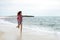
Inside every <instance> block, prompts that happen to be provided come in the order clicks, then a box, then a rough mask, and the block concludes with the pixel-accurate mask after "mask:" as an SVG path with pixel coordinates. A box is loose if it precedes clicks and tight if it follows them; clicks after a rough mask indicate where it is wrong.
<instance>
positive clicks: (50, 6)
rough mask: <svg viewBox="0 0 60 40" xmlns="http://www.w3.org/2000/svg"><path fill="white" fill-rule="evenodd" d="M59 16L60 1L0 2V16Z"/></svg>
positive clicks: (17, 0) (0, 0)
mask: <svg viewBox="0 0 60 40" xmlns="http://www.w3.org/2000/svg"><path fill="white" fill-rule="evenodd" d="M18 11H22V15H34V16H60V0H0V16H10V15H17V13H18Z"/></svg>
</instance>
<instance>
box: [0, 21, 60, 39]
mask: <svg viewBox="0 0 60 40" xmlns="http://www.w3.org/2000/svg"><path fill="white" fill-rule="evenodd" d="M0 21H1V20H0ZM2 21H3V20H2ZM2 21H1V22H0V35H1V36H0V40H3V39H4V40H17V39H18V40H20V39H21V37H20V30H19V29H18V28H16V24H12V23H10V22H7V23H6V22H5V21H3V22H2ZM1 23H2V24H1ZM28 26H29V25H23V32H22V40H60V39H59V37H60V36H59V35H60V33H57V34H55V33H54V32H52V33H50V32H44V31H38V32H37V31H36V30H32V29H31V28H28ZM29 27H30V26H29ZM32 27H33V26H32ZM34 27H35V26H34ZM2 32H3V34H2ZM19 38H20V39H19Z"/></svg>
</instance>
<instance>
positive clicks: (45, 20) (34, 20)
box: [4, 16, 60, 32]
mask: <svg viewBox="0 0 60 40" xmlns="http://www.w3.org/2000/svg"><path fill="white" fill-rule="evenodd" d="M4 20H6V21H9V22H11V23H17V19H16V17H12V18H9V17H8V18H4ZM22 23H23V24H24V25H29V26H31V25H35V26H36V27H38V28H39V29H41V28H45V29H46V28H47V29H48V30H49V31H53V30H54V31H59V32H60V17H59V16H36V17H23V22H22ZM34 28H35V27H34ZM35 29H36V28H35Z"/></svg>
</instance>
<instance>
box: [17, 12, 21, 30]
mask: <svg viewBox="0 0 60 40" xmlns="http://www.w3.org/2000/svg"><path fill="white" fill-rule="evenodd" d="M17 21H18V26H17V27H18V28H19V27H20V28H21V31H22V11H19V12H18V13H17Z"/></svg>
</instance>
